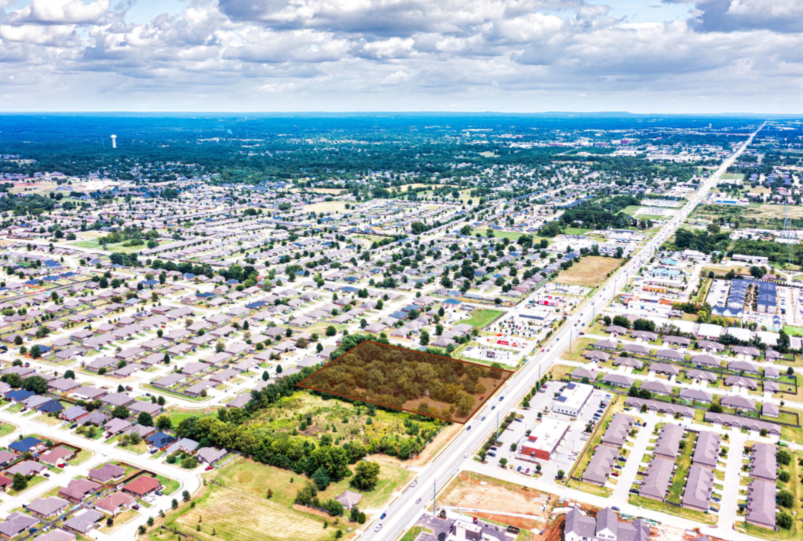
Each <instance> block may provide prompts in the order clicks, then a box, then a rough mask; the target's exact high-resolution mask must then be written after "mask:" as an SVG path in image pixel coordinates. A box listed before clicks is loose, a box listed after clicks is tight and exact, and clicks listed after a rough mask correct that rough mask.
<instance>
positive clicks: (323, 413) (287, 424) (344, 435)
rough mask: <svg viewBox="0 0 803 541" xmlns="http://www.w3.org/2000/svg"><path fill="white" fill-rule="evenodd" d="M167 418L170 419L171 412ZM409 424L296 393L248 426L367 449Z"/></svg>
mask: <svg viewBox="0 0 803 541" xmlns="http://www.w3.org/2000/svg"><path fill="white" fill-rule="evenodd" d="M201 413H202V412H201ZM170 415H171V417H172V411H171V413H170ZM369 418H370V421H369ZM307 419H309V421H310V422H307ZM411 420H412V419H411V415H410V414H408V413H404V412H401V411H388V410H384V409H376V408H373V407H372V408H368V407H366V406H365V405H362V406H360V405H355V404H352V403H349V402H345V401H342V400H324V398H323V397H322V396H320V395H318V394H313V393H311V392H309V391H306V390H299V391H298V392H296V393H294V394H293V396H284V397H282V398H280V399H279V400H277V401H276V402H275V403H273V404H272V405H271V406H270V407H268V408H264V409H262V410H260V411H259V413H258V414H257V415H256V416H255V417H254V418H253V419H250V420H249V421H247V424H248V425H253V427H254V429H255V430H260V431H262V430H264V431H266V432H273V433H285V434H288V435H290V434H291V433H292V432H293V430H294V429H295V430H297V431H298V434H299V435H298V436H294V437H300V438H309V440H310V442H315V443H317V439H318V438H320V436H321V435H322V434H324V433H326V434H329V435H330V436H332V438H333V439H335V440H338V439H339V440H340V441H341V443H346V442H350V441H359V442H361V443H362V444H363V445H368V444H369V443H370V441H371V440H372V439H374V438H375V439H377V440H379V439H382V438H383V437H386V436H387V437H393V436H396V435H398V434H404V433H405V432H406V431H407V429H406V428H405V422H407V423H408V424H409V423H410V421H411ZM413 422H414V423H415V424H416V425H417V426H418V427H419V428H420V429H421V430H422V431H426V432H428V433H433V434H434V433H437V432H438V431H439V430H441V429H442V428H443V422H442V421H436V420H431V421H425V420H421V418H418V419H415V420H414V421H413ZM302 423H304V425H305V426H306V428H304V427H303V426H302ZM174 424H175V423H174ZM447 429H448V427H447ZM439 440H440V436H438V437H436V439H435V442H433V443H432V444H430V445H428V446H427V447H426V448H425V450H424V452H423V453H422V454H421V456H425V455H427V454H428V452H429V449H430V447H432V446H433V445H437V442H438V441H439Z"/></svg>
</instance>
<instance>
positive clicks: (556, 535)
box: [535, 515, 566, 541]
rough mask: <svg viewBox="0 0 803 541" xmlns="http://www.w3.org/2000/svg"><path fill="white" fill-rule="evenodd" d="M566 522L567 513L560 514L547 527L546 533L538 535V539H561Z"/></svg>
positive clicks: (555, 540)
mask: <svg viewBox="0 0 803 541" xmlns="http://www.w3.org/2000/svg"><path fill="white" fill-rule="evenodd" d="M564 522H566V515H559V516H558V518H557V519H555V520H554V521H553V522H552V523H551V524H550V525H549V526H547V527H546V531H545V532H544V535H536V536H535V539H538V541H560V540H561V539H562V537H563V523H564Z"/></svg>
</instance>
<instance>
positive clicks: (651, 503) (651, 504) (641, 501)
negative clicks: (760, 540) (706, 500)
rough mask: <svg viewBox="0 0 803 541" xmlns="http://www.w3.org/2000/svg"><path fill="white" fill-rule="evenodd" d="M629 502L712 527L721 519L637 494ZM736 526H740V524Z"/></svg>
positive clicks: (712, 514)
mask: <svg viewBox="0 0 803 541" xmlns="http://www.w3.org/2000/svg"><path fill="white" fill-rule="evenodd" d="M628 502H629V503H631V504H633V505H636V506H638V507H643V508H645V509H651V510H653V511H658V512H659V513H665V514H667V515H674V516H676V517H680V518H685V519H687V520H693V521H695V522H700V523H702V524H708V525H711V526H713V525H714V524H716V523H717V521H718V520H719V517H718V516H717V515H716V514H714V513H703V512H702V511H697V510H696V509H687V508H685V507H675V506H673V505H666V504H665V503H663V502H659V501H657V500H652V499H650V498H644V497H642V496H636V495H635V494H630V497H629V498H628ZM736 524H739V522H737V523H736Z"/></svg>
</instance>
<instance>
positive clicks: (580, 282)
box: [555, 256, 623, 287]
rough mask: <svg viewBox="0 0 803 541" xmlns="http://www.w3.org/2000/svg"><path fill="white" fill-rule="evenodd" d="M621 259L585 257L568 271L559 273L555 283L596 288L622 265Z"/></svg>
mask: <svg viewBox="0 0 803 541" xmlns="http://www.w3.org/2000/svg"><path fill="white" fill-rule="evenodd" d="M622 261H623V260H622V259H616V258H613V257H602V256H586V257H584V258H583V259H581V260H580V262H579V263H575V264H574V265H572V266H571V267H570V268H569V269H568V270H565V271H561V273H560V274H559V275H558V278H557V280H555V281H556V282H559V283H561V284H567V285H574V286H586V287H596V286H598V285H600V284H601V283H602V282H604V281H605V280H606V279H607V278H608V273H610V272H613V271H614V270H615V269H616V268H618V267H619V265H621V264H622Z"/></svg>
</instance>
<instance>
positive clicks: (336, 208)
mask: <svg viewBox="0 0 803 541" xmlns="http://www.w3.org/2000/svg"><path fill="white" fill-rule="evenodd" d="M345 210H346V202H345V201H326V202H324V203H315V204H314V205H304V212H345Z"/></svg>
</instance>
